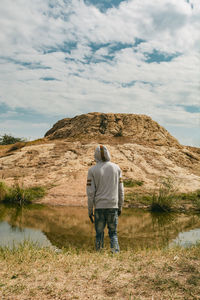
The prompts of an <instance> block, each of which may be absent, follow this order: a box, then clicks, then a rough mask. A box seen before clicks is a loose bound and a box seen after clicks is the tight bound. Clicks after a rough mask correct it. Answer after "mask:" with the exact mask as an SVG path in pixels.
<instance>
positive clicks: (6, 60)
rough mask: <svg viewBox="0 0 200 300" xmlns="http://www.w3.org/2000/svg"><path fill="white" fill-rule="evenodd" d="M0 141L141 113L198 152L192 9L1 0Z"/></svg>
mask: <svg viewBox="0 0 200 300" xmlns="http://www.w3.org/2000/svg"><path fill="white" fill-rule="evenodd" d="M0 28H1V32H0V67H1V72H0V135H2V134H4V133H9V134H13V135H14V136H18V137H26V138H28V139H36V138H40V137H42V136H43V135H44V134H45V132H46V131H47V130H48V129H49V128H51V126H52V125H53V124H54V123H55V122H56V121H58V120H60V119H62V118H65V117H73V116H75V115H79V114H83V113H88V112H94V111H99V112H115V113H117V112H120V113H136V114H146V115H148V116H150V117H151V118H152V119H153V120H155V121H157V122H158V123H159V124H161V125H162V126H164V127H165V128H166V129H167V130H169V132H170V133H171V134H172V135H174V136H175V137H176V138H177V139H178V140H179V141H180V142H181V143H182V144H185V145H193V146H198V147H200V134H199V131H200V130H199V129H200V39H199V32H200V3H199V0H178V1H177V0H162V1H160V0H152V1H149V0H143V1H141V0H128V1H125V0H123V1H120V0H102V1H101V0H85V1H83V0H43V1H40V0H34V1H32V0H15V1H11V0H1V2H0Z"/></svg>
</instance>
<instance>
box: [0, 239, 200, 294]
mask: <svg viewBox="0 0 200 300" xmlns="http://www.w3.org/2000/svg"><path fill="white" fill-rule="evenodd" d="M199 295H200V245H198V246H195V247H192V248H190V249H180V248H176V249H168V250H151V251H150V250H142V251H138V250H137V251H136V252H133V251H122V252H121V253H120V254H117V255H112V254H111V253H110V252H109V250H105V252H101V253H96V252H94V250H92V249H91V250H88V251H86V250H73V249H68V250H63V251H61V252H56V251H55V250H53V249H50V248H37V246H34V245H31V244H30V243H25V244H24V245H21V246H20V247H19V248H18V249H14V250H9V249H5V248H4V249H1V248H0V299H2V300H5V299H6V300H8V299H10V300H11V299H12V300H18V299H20V300H27V299H44V300H45V299H60V300H61V299H62V300H64V299H132V300H133V299H135V300H136V299H137V300H139V299H151V300H152V299H156V300H157V299H158V300H161V299H167V300H170V299H181V300H183V299H185V300H189V299H200V296H199Z"/></svg>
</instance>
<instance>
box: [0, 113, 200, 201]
mask: <svg viewBox="0 0 200 300" xmlns="http://www.w3.org/2000/svg"><path fill="white" fill-rule="evenodd" d="M102 116H105V117H106V120H107V121H106V124H107V125H103V126H102V125H101V124H104V123H102V122H104V121H102V120H104V119H103V117H102ZM116 118H118V121H116ZM119 118H120V120H119ZM88 120H90V121H88ZM137 120H138V123H137ZM119 124H120V125H119ZM100 125H101V126H100ZM119 126H121V127H119ZM104 127H105V128H104ZM102 128H104V129H105V131H103V129H102ZM119 128H122V129H120V130H121V132H122V134H119ZM101 131H102V132H101ZM103 132H104V133H103ZM117 133H118V134H117ZM99 142H101V143H104V144H105V145H106V146H107V147H108V149H109V151H110V153H111V160H112V161H113V162H115V163H117V164H119V166H120V167H121V169H122V172H123V177H124V178H127V179H128V178H131V179H137V180H141V181H143V182H144V185H143V189H144V190H152V189H154V188H155V187H156V184H157V182H158V181H159V178H160V177H161V176H164V177H171V178H173V180H174V182H175V184H176V186H177V189H178V190H180V191H181V192H183V191H194V190H196V189H199V188H200V149H199V148H192V147H186V146H181V145H180V144H179V143H178V141H177V140H176V139H174V138H173V137H172V136H171V135H170V134H169V133H168V132H167V131H166V130H165V129H164V128H163V127H161V126H159V125H158V124H157V123H156V122H154V121H152V120H151V119H150V118H149V117H146V116H137V115H127V114H100V113H92V114H87V115H82V116H77V117H75V118H72V119H64V120H61V121H59V122H57V123H56V124H55V125H54V126H53V128H52V129H51V130H50V131H48V133H47V134H46V138H44V139H43V140H42V141H39V142H38V144H37V143H36V144H33V145H27V146H25V147H23V148H21V149H18V150H15V151H11V152H6V151H4V152H2V154H1V155H2V157H1V158H0V177H1V178H3V180H5V181H6V182H7V183H8V184H11V183H13V182H14V180H15V179H16V178H17V179H18V180H19V181H21V182H23V183H24V185H27V186H32V185H45V186H48V187H49V190H48V195H47V196H46V197H45V198H44V199H43V202H44V203H50V204H61V205H63V204H66V205H83V206H85V205H86V204H87V201H86V192H85V190H86V179H87V171H88V168H89V167H91V166H92V165H93V164H94V163H95V162H94V150H95V148H96V146H97V145H98V143H99Z"/></svg>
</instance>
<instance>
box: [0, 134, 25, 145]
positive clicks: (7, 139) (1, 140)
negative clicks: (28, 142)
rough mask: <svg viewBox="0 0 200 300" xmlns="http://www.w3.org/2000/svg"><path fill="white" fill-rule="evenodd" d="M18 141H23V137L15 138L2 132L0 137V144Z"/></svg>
mask: <svg viewBox="0 0 200 300" xmlns="http://www.w3.org/2000/svg"><path fill="white" fill-rule="evenodd" d="M18 142H25V139H22V138H15V137H14V136H12V135H8V134H4V135H2V136H1V137H0V145H11V144H15V143H18Z"/></svg>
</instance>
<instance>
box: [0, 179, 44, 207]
mask: <svg viewBox="0 0 200 300" xmlns="http://www.w3.org/2000/svg"><path fill="white" fill-rule="evenodd" d="M45 194H46V191H45V189H44V188H43V187H39V186H34V187H29V188H25V187H23V185H22V186H21V185H20V184H19V183H18V182H15V183H14V184H13V185H12V186H11V187H8V186H7V185H6V184H5V183H4V182H2V181H0V201H1V202H3V203H10V204H19V205H24V204H30V203H32V202H33V201H34V200H37V199H40V198H42V197H44V196H45Z"/></svg>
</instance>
